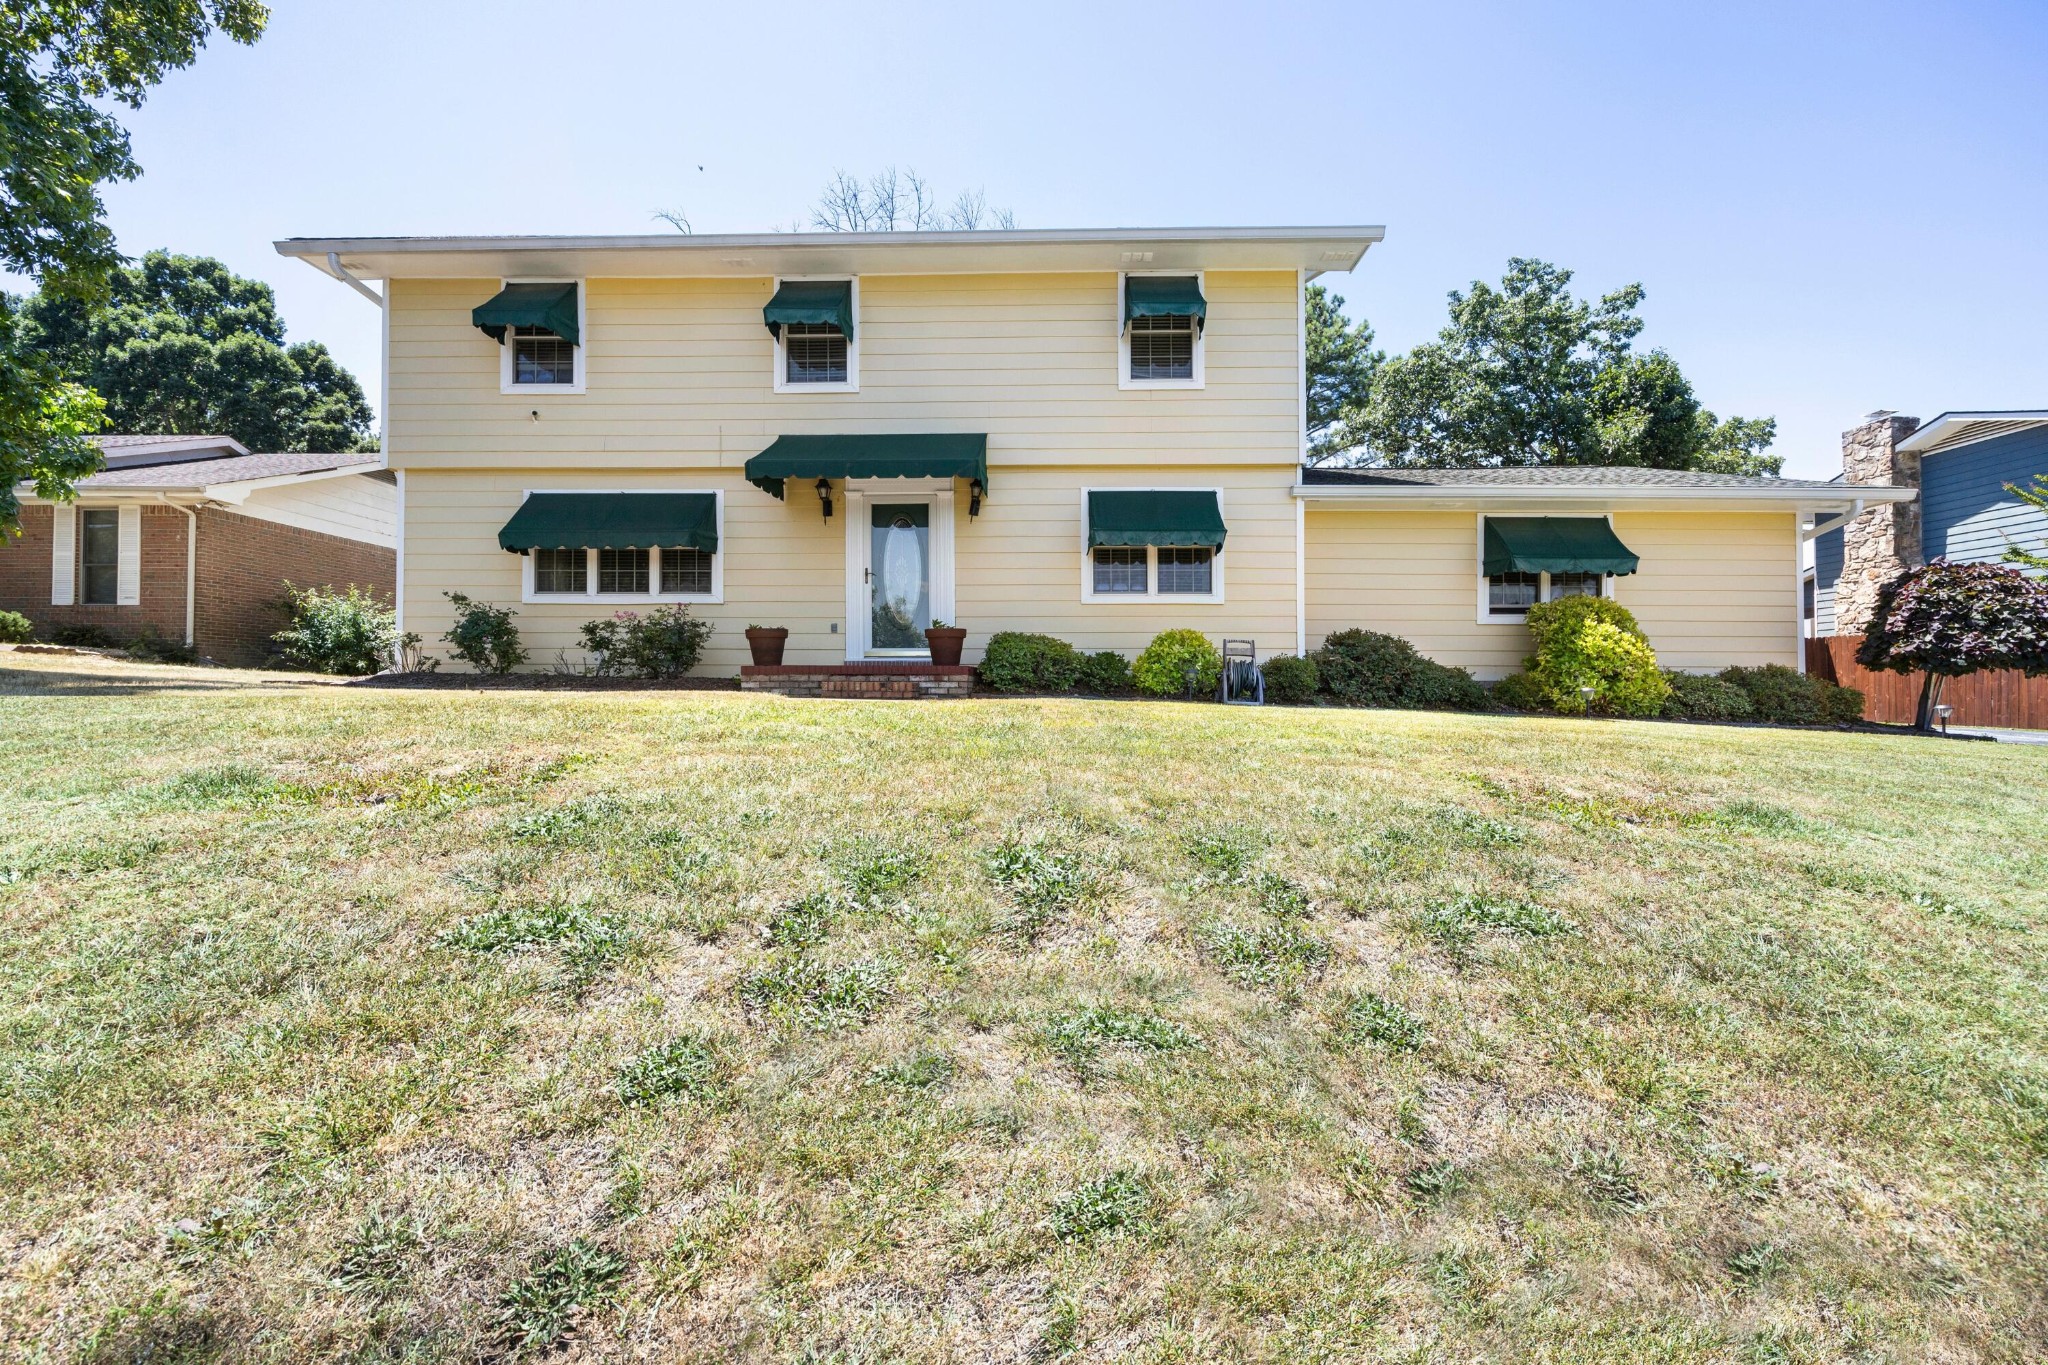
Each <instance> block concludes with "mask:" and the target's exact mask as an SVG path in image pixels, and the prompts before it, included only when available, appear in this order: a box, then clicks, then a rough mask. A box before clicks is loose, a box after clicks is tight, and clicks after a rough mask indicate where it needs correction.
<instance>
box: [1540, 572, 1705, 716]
mask: <svg viewBox="0 0 2048 1365" xmlns="http://www.w3.org/2000/svg"><path fill="white" fill-rule="evenodd" d="M1529 634H1530V635H1531V636H1533V637H1534V638H1535V641H1536V652H1535V653H1534V654H1533V655H1531V656H1530V657H1529V660H1528V663H1527V670H1528V673H1529V677H1530V680H1531V681H1532V682H1533V683H1534V684H1535V685H1536V688H1537V690H1538V691H1540V692H1541V693H1542V694H1543V698H1544V700H1545V701H1547V702H1548V703H1549V704H1550V705H1551V706H1552V707H1553V708H1555V709H1556V710H1558V711H1562V712H1564V713H1565V714H1567V715H1581V714H1584V713H1585V712H1586V711H1588V710H1593V711H1601V712H1605V713H1607V714H1610V715H1617V716H1654V715H1656V714H1657V713H1658V712H1659V711H1660V710H1662V709H1663V707H1664V699H1665V698H1666V697H1668V696H1670V695H1671V686H1670V684H1668V683H1666V682H1665V681H1664V675H1663V674H1662V673H1660V672H1658V671H1657V653H1656V651H1655V650H1653V649H1651V648H1650V642H1649V640H1648V638H1647V637H1645V636H1644V634H1643V630H1642V627H1641V626H1638V625H1637V624H1636V618H1635V615H1634V614H1633V613H1632V612H1630V611H1629V609H1628V608H1627V607H1624V606H1621V605H1620V604H1619V603H1616V602H1612V601H1609V600H1608V599H1607V598H1604V597H1561V598H1559V599H1558V600H1557V601H1555V602H1539V603H1537V604H1536V605H1535V606H1533V607H1531V608H1529ZM1586 688H1591V689H1592V697H1591V700H1590V701H1589V700H1588V699H1587V696H1586V693H1585V691H1584V690H1583V689H1586Z"/></svg>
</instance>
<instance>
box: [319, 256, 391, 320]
mask: <svg viewBox="0 0 2048 1365" xmlns="http://www.w3.org/2000/svg"><path fill="white" fill-rule="evenodd" d="M299 259H301V260H303V261H305V262H306V264H307V265H310V266H312V267H313V268H314V269H315V270H319V269H320V266H319V263H318V262H316V261H314V260H313V259H312V258H311V257H307V256H302V257H300V258H299ZM323 273H324V274H328V275H332V276H334V278H335V279H337V280H340V281H341V282H342V283H343V284H345V285H347V286H348V287H349V288H351V289H353V290H355V291H356V292H357V293H358V294H361V295H362V296H363V297H364V298H366V299H368V300H369V301H370V302H371V303H374V304H376V305H377V306H378V307H379V308H382V307H383V306H384V296H383V295H382V294H380V293H378V292H377V291H376V290H374V289H372V288H370V286H369V285H367V284H364V283H363V282H362V281H361V280H359V279H357V278H356V277H355V276H353V275H351V274H349V273H348V269H347V267H345V266H343V265H342V263H341V253H340V252H339V251H330V252H328V253H327V269H326V270H325V271H324V272H323Z"/></svg>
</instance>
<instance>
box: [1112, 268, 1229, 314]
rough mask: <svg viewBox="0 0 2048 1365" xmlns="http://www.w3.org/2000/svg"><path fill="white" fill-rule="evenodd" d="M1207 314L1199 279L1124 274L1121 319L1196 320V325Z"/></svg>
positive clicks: (1192, 277) (1185, 276)
mask: <svg viewBox="0 0 2048 1365" xmlns="http://www.w3.org/2000/svg"><path fill="white" fill-rule="evenodd" d="M1208 316H1209V301H1208V300H1207V299H1205V298H1203V297H1202V282H1201V281H1200V280H1198V279H1196V278H1195V277H1194V276H1193V275H1126V276H1124V321H1123V325H1124V326H1126V327H1128V326H1130V325H1131V319H1132V318H1185V317H1192V318H1194V319H1195V325H1196V326H1197V327H1199V326H1201V325H1202V319H1204V318H1206V317H1208Z"/></svg>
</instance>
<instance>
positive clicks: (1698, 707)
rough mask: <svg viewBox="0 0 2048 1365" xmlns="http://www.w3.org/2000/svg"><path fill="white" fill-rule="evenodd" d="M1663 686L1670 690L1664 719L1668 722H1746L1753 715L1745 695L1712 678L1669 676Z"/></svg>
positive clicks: (1692, 674) (1719, 679)
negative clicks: (1669, 720) (1667, 719)
mask: <svg viewBox="0 0 2048 1365" xmlns="http://www.w3.org/2000/svg"><path fill="white" fill-rule="evenodd" d="M1664 682H1665V685H1666V686H1668V687H1669V688H1670V689H1671V695H1670V696H1668V697H1666V698H1665V699H1664V715H1665V716H1666V717H1667V718H1669V719H1671V720H1748V719H1750V717H1752V716H1754V715H1755V714H1756V708H1755V707H1754V706H1752V705H1750V702H1749V693H1747V692H1745V691H1743V690H1742V689H1741V688H1739V687H1737V686H1736V685H1735V684H1734V683H1732V682H1729V681H1727V680H1726V679H1723V678H1717V677H1714V676H1713V675H1712V674H1708V673H1676V672H1669V673H1666V674H1665V675H1664Z"/></svg>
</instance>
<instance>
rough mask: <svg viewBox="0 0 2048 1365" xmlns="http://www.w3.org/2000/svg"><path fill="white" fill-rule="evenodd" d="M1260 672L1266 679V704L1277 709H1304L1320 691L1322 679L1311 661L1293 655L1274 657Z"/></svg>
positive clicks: (1312, 660) (1314, 662) (1314, 663)
mask: <svg viewBox="0 0 2048 1365" xmlns="http://www.w3.org/2000/svg"><path fill="white" fill-rule="evenodd" d="M1260 672H1262V673H1264V674H1265V675H1266V700H1267V701H1270V702H1275V703H1277V704H1279V705H1281V706H1305V705H1307V704H1308V703H1309V702H1312V701H1314V700H1315V699H1316V693H1317V692H1319V691H1320V690H1322V683H1323V680H1322V675H1321V674H1319V673H1318V672H1317V671H1316V661H1315V660H1314V659H1303V658H1299V657H1297V656H1295V655H1293V654H1275V655H1274V656H1273V657H1272V658H1270V659H1268V660H1266V662H1265V664H1264V665H1263V666H1262V667H1261V669H1260Z"/></svg>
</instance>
